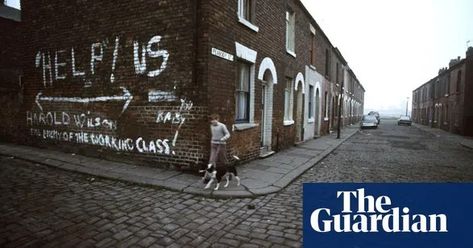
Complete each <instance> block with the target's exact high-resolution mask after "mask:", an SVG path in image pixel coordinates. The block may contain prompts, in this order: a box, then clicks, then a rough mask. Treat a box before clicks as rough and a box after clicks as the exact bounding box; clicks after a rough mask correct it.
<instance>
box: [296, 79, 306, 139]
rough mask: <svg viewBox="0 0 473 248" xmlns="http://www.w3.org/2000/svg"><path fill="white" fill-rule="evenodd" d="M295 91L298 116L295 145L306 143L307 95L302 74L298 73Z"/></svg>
mask: <svg viewBox="0 0 473 248" xmlns="http://www.w3.org/2000/svg"><path fill="white" fill-rule="evenodd" d="M295 90H296V115H295V120H294V121H295V125H296V126H295V127H296V130H295V131H296V135H295V139H296V140H295V143H296V144H297V143H300V142H302V141H304V123H305V118H304V111H305V109H304V105H305V104H304V103H305V99H304V95H305V80H304V76H303V75H302V73H300V72H299V73H298V74H297V76H296V80H295Z"/></svg>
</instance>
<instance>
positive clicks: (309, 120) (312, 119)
mask: <svg viewBox="0 0 473 248" xmlns="http://www.w3.org/2000/svg"><path fill="white" fill-rule="evenodd" d="M307 123H309V124H313V123H315V119H314V118H313V117H312V118H309V119H308V120H307Z"/></svg>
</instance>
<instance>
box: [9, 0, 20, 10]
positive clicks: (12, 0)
mask: <svg viewBox="0 0 473 248" xmlns="http://www.w3.org/2000/svg"><path fill="white" fill-rule="evenodd" d="M6 5H8V6H10V7H13V8H17V9H19V8H20V0H6Z"/></svg>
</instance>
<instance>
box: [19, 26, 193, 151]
mask: <svg viewBox="0 0 473 248" xmlns="http://www.w3.org/2000/svg"><path fill="white" fill-rule="evenodd" d="M161 40H162V37H161V36H159V35H155V36H152V37H151V38H150V39H149V40H148V42H140V41H137V40H133V41H132V46H129V47H125V46H123V44H122V43H121V38H120V37H119V36H117V37H115V39H114V40H113V41H112V42H110V41H109V40H108V39H107V40H104V41H101V42H95V43H92V44H90V46H89V47H90V49H86V51H80V52H83V53H84V54H89V55H88V58H89V62H88V63H82V64H80V63H78V61H77V60H76V57H77V54H78V52H79V51H77V50H76V49H75V48H74V47H71V48H70V49H67V50H55V51H38V52H37V53H36V56H35V67H36V68H37V70H38V74H40V75H41V80H42V86H43V90H40V91H39V92H38V93H37V94H36V98H35V104H36V106H37V110H31V111H27V112H26V124H27V126H28V128H29V135H31V136H34V137H38V138H40V139H44V140H50V141H61V142H70V143H75V144H86V145H92V146H100V147H103V148H107V149H110V150H114V151H120V152H138V153H146V154H158V155H170V156H172V155H175V154H176V152H175V150H174V149H175V147H176V145H177V141H178V138H179V132H180V131H181V130H182V127H183V126H184V125H185V123H186V121H187V120H188V118H190V117H189V116H190V115H189V114H190V112H191V110H192V107H193V103H192V101H189V100H186V99H180V98H178V97H176V96H175V95H174V92H172V91H161V90H150V91H149V93H148V102H149V103H155V104H156V105H154V107H156V108H157V109H161V106H162V109H163V110H158V111H157V113H156V119H155V123H154V124H155V125H158V126H160V125H161V126H163V129H165V130H169V135H168V136H169V137H167V138H146V137H137V138H129V137H125V138H123V137H119V135H116V133H117V127H118V126H119V123H118V122H119V121H118V120H117V119H116V117H112V118H111V117H107V116H104V115H106V114H104V113H93V112H90V111H86V112H83V113H82V111H73V110H70V109H67V110H64V111H63V110H61V111H46V109H45V107H44V106H46V105H47V106H55V104H82V105H81V106H87V105H88V104H92V103H93V104H104V103H106V102H118V103H120V104H122V105H120V106H122V107H121V113H120V116H121V115H122V114H123V113H125V111H126V110H127V109H128V107H129V105H130V103H131V102H132V101H133V99H134V96H133V94H132V93H131V92H130V91H129V90H128V89H127V88H126V87H125V86H119V85H116V86H115V87H114V88H120V90H121V92H120V93H119V94H111V95H100V96H95V97H83V96H73V97H69V96H68V97H65V96H49V95H46V94H44V90H46V89H49V88H54V87H59V86H58V85H64V84H57V82H59V81H64V82H65V81H66V80H67V79H73V80H74V82H77V81H79V82H82V87H84V88H90V87H92V86H93V85H94V84H95V83H94V82H96V81H98V80H101V81H102V83H103V78H106V81H107V82H105V83H107V84H111V85H115V84H116V83H117V75H116V68H117V61H118V59H119V58H120V56H127V57H132V58H133V60H132V61H131V60H126V59H123V60H122V61H130V64H128V65H123V63H122V64H120V66H129V67H133V71H134V73H135V75H142V76H146V77H148V78H157V77H158V76H159V75H161V74H162V73H163V71H165V70H166V68H167V65H168V60H169V57H170V54H169V52H168V51H167V50H166V49H163V48H161ZM106 58H107V59H106ZM98 65H100V66H102V67H108V68H109V70H107V73H108V74H107V75H101V74H100V73H101V72H103V70H98V69H97V68H98ZM174 103H175V104H174ZM162 104H164V105H162ZM170 104H174V105H172V106H169V105H170ZM164 109H165V110H164ZM118 119H119V118H118Z"/></svg>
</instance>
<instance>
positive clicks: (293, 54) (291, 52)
mask: <svg viewBox="0 0 473 248" xmlns="http://www.w3.org/2000/svg"><path fill="white" fill-rule="evenodd" d="M286 52H287V54H289V55H291V56H292V57H294V58H297V55H296V53H295V52H293V51H291V50H289V49H287V48H286Z"/></svg>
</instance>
